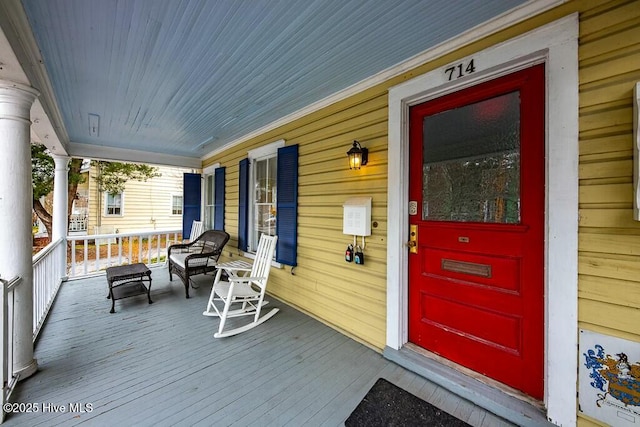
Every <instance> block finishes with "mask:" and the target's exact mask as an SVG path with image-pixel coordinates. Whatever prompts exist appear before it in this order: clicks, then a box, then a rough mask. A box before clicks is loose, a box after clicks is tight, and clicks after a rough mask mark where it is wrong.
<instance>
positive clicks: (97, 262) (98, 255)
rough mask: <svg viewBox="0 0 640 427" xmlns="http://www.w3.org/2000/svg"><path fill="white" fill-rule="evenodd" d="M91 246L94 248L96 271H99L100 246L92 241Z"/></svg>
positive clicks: (95, 241)
mask: <svg viewBox="0 0 640 427" xmlns="http://www.w3.org/2000/svg"><path fill="white" fill-rule="evenodd" d="M93 246H94V247H95V248H96V269H98V270H100V245H98V241H97V240H94V241H93Z"/></svg>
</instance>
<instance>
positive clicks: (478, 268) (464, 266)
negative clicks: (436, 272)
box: [440, 258, 491, 278]
mask: <svg viewBox="0 0 640 427" xmlns="http://www.w3.org/2000/svg"><path fill="white" fill-rule="evenodd" d="M440 268H442V269H443V270H445V271H451V272H454V273H463V274H470V275H472V276H479V277H486V278H490V277H491V266H490V265H488V264H477V263H475V262H466V261H456V260H453V259H446V258H442V261H441V264H440Z"/></svg>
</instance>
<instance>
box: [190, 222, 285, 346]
mask: <svg viewBox="0 0 640 427" xmlns="http://www.w3.org/2000/svg"><path fill="white" fill-rule="evenodd" d="M277 240H278V236H268V235H266V234H263V235H262V236H261V237H260V242H259V244H258V250H257V251H256V258H255V260H254V262H253V265H252V264H249V263H247V262H244V261H231V262H227V263H221V264H218V265H217V268H218V272H217V273H216V278H215V280H214V282H213V287H212V288H211V296H210V297H209V302H208V303H207V309H206V310H205V311H204V312H203V313H202V314H203V315H205V316H217V317H220V326H219V327H218V332H216V333H215V334H214V335H213V336H214V338H222V337H229V336H232V335H236V334H239V333H241V332H245V331H248V330H249V329H252V328H255V327H256V326H258V325H260V324H261V323H263V322H265V321H266V320H268V319H270V318H271V317H273V315H274V314H276V313H277V312H278V311H279V309H277V308H274V309H272V310H271V311H269V312H268V313H267V314H265V315H264V316H262V317H260V311H261V309H262V307H263V306H265V305H267V304H269V302H268V301H265V300H264V295H265V292H266V289H267V280H268V279H269V270H270V269H271V260H272V259H273V254H274V252H275V250H276V242H277ZM222 271H224V272H225V273H226V274H227V276H228V280H227V281H223V280H221V277H222ZM216 301H222V303H223V304H224V307H223V308H222V311H221V310H220V309H219V308H218V307H217V306H216V304H215V302H216ZM232 305H235V306H236V307H237V308H233V309H232V308H231V306H232ZM239 316H253V321H252V322H251V323H249V324H246V325H244V326H240V327H238V328H235V329H230V330H227V331H225V332H223V330H224V326H225V323H226V321H227V319H228V318H231V317H239Z"/></svg>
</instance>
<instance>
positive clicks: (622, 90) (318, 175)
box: [204, 0, 640, 425]
mask: <svg viewBox="0 0 640 427" xmlns="http://www.w3.org/2000/svg"><path fill="white" fill-rule="evenodd" d="M576 11H577V12H579V13H580V45H579V61H580V63H579V66H580V75H579V81H580V87H579V90H580V104H579V106H580V111H579V130H580V141H579V144H580V146H579V149H580V164H579V177H580V193H579V204H580V206H579V207H580V223H579V225H580V232H579V251H580V253H579V275H580V278H579V320H580V327H585V328H589V329H592V330H596V331H599V332H604V333H609V334H612V335H616V336H620V337H625V338H627V339H629V338H631V339H635V340H636V341H640V331H639V330H638V325H639V324H640V318H639V317H638V313H639V312H640V258H639V256H640V223H638V222H635V221H633V219H632V212H631V206H632V194H631V185H632V184H631V183H632V169H633V163H632V151H631V150H632V137H631V131H632V123H633V121H632V103H631V95H632V88H633V85H634V83H635V82H636V81H639V80H640V1H638V0H632V1H628V0H627V1H624V0H617V1H611V2H606V1H598V0H590V1H573V2H569V3H566V4H564V5H562V6H560V7H558V8H556V9H554V10H552V11H549V12H547V13H545V14H542V15H540V16H537V17H534V18H532V19H530V20H528V21H525V22H523V23H521V24H518V25H516V26H514V27H513V28H509V29H507V30H504V31H501V32H500V33H498V34H494V35H492V36H490V37H487V38H485V39H482V40H478V41H477V42H475V43H473V44H471V45H469V46H466V47H464V48H461V49H460V50H458V51H457V52H453V53H450V54H447V55H445V56H443V57H441V58H438V59H436V60H434V61H431V62H430V63H427V64H423V65H421V66H419V67H417V68H415V69H413V70H410V71H408V72H406V73H404V74H403V75H401V76H397V77H394V78H392V79H390V80H389V81H387V82H384V83H382V84H379V85H378V86H375V87H373V88H371V89H368V90H365V91H363V92H361V93H359V94H357V95H354V96H352V97H350V98H348V99H345V100H343V101H340V102H337V103H335V104H333V105H331V106H329V107H326V108H324V109H322V110H320V111H317V112H314V113H312V114H309V115H307V116H305V117H303V118H301V119H298V120H296V121H294V122H292V123H289V124H286V125H284V126H281V127H280V128H278V129H275V130H272V131H269V132H267V133H265V134H264V135H261V136H259V137H255V138H252V139H251V140H248V141H246V142H244V143H242V144H240V145H238V146H236V147H233V148H231V149H229V150H227V151H225V152H224V153H220V154H218V155H216V156H214V157H212V158H209V159H206V160H205V162H204V166H206V165H208V164H212V163H214V162H220V163H221V165H223V166H226V167H227V183H226V184H227V201H226V212H225V216H226V218H225V224H226V228H227V231H228V232H229V233H230V234H231V235H232V240H231V242H230V243H229V245H230V247H231V248H232V247H234V246H236V245H237V216H238V208H237V203H238V199H237V192H238V183H237V181H238V162H239V161H240V160H241V159H242V158H244V157H246V155H247V151H248V150H250V149H252V148H256V147H259V146H261V145H264V144H267V143H269V142H272V141H275V140H278V139H281V138H283V139H285V140H286V143H287V145H289V144H299V145H300V166H299V175H300V180H299V224H298V234H299V241H298V264H299V266H298V267H296V268H295V269H294V270H293V272H292V271H291V269H290V268H289V267H286V268H285V269H282V270H278V271H276V272H274V273H273V280H272V281H271V283H270V291H271V292H272V293H274V294H275V295H276V296H277V297H279V298H282V299H283V300H285V301H287V302H288V303H291V304H293V305H295V306H298V307H300V308H302V309H303V310H305V311H307V312H308V313H310V314H312V315H314V316H316V317H318V318H320V319H322V320H323V321H325V322H327V323H329V324H331V325H333V326H334V327H337V328H339V329H341V330H343V331H345V332H346V333H348V334H350V335H352V336H354V337H356V338H358V339H360V340H362V341H364V342H366V343H368V344H369V345H371V346H373V347H377V348H382V347H383V346H384V344H385V318H386V257H387V254H386V229H387V223H386V208H387V205H386V202H387V201H386V191H387V111H388V106H387V90H388V89H389V88H390V87H391V86H394V85H396V84H398V83H401V82H403V81H406V80H408V79H411V78H413V77H415V76H417V75H420V74H423V73H425V72H428V71H430V70H432V69H435V68H437V67H440V66H442V65H445V64H447V63H451V62H452V61H454V60H456V59H457V58H460V57H463V56H465V55H469V54H471V53H473V52H475V51H478V50H481V49H484V48H486V47H489V46H492V45H495V44H497V43H500V42H502V41H504V40H507V39H509V38H511V37H515V36H518V35H520V34H522V33H524V32H526V31H529V30H531V29H534V28H536V27H538V26H541V25H544V24H546V23H548V22H551V21H553V20H555V19H558V18H560V17H562V16H566V15H567V14H569V13H573V12H576ZM353 139H357V140H359V141H361V142H362V143H363V146H365V147H367V148H369V150H370V164H369V165H367V166H366V167H365V168H363V169H362V170H361V171H357V172H356V171H349V170H348V169H347V161H346V155H345V152H346V151H347V150H348V149H349V146H350V143H351V141H352V140H353ZM356 195H358V196H362V195H368V196H371V197H373V215H372V221H377V223H378V227H377V228H373V229H372V233H373V235H372V236H371V237H370V238H369V239H368V240H367V248H366V251H365V254H366V264H365V265H364V266H356V265H354V264H347V263H345V262H344V260H343V257H344V249H345V247H346V245H347V243H348V242H349V238H348V237H347V236H344V235H343V234H342V203H343V202H344V201H345V200H346V199H347V198H349V197H352V196H356ZM613 290H616V291H620V292H621V293H620V294H619V295H624V296H616V295H612V291H613ZM603 312H606V313H607V316H606V319H605V318H604V317H605V316H602V313H603ZM581 423H582V424H583V425H588V424H589V421H588V420H587V419H586V418H581Z"/></svg>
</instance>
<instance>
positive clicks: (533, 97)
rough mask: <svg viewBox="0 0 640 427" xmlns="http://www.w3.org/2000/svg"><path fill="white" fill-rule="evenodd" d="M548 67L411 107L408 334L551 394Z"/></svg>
mask: <svg viewBox="0 0 640 427" xmlns="http://www.w3.org/2000/svg"><path fill="white" fill-rule="evenodd" d="M544 93H545V86H544V66H543V65H539V66H535V67H532V68H529V69H526V70H523V71H519V72H516V73H514V74H511V75H508V76H505V77H501V78H498V79H496V80H493V81H490V82H486V83H482V84H480V85H477V86H474V87H471V88H469V89H465V90H462V91H460V92H456V93H454V94H450V95H447V96H444V97H442V98H439V99H435V100H432V101H429V102H426V103H424V104H421V105H417V106H414V107H412V108H411V112H410V140H411V146H410V190H409V191H410V200H411V202H412V206H413V208H412V209H410V216H409V223H410V225H411V227H412V231H415V232H416V236H415V237H416V241H417V245H416V247H415V249H414V250H413V251H412V253H410V255H409V341H411V342H413V343H415V344H417V345H419V346H421V347H423V348H425V349H427V350H429V351H431V352H434V353H436V354H439V355H441V356H443V357H445V358H447V359H449V360H452V361H454V362H456V363H458V364H460V365H463V366H465V367H467V368H470V369H472V370H474V371H476V372H479V373H481V374H483V375H485V376H488V377H491V378H493V379H496V380H498V381H500V382H502V383H505V384H507V385H509V386H511V387H513V388H516V389H518V390H521V391H523V392H525V393H526V394H528V395H530V396H532V397H535V398H537V399H542V395H543V375H544V372H543V354H544V328H543V326H544V208H545V205H544V202H545V197H544V195H545V191H544V182H545V174H544V140H545V139H544V134H545V127H544Z"/></svg>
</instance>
